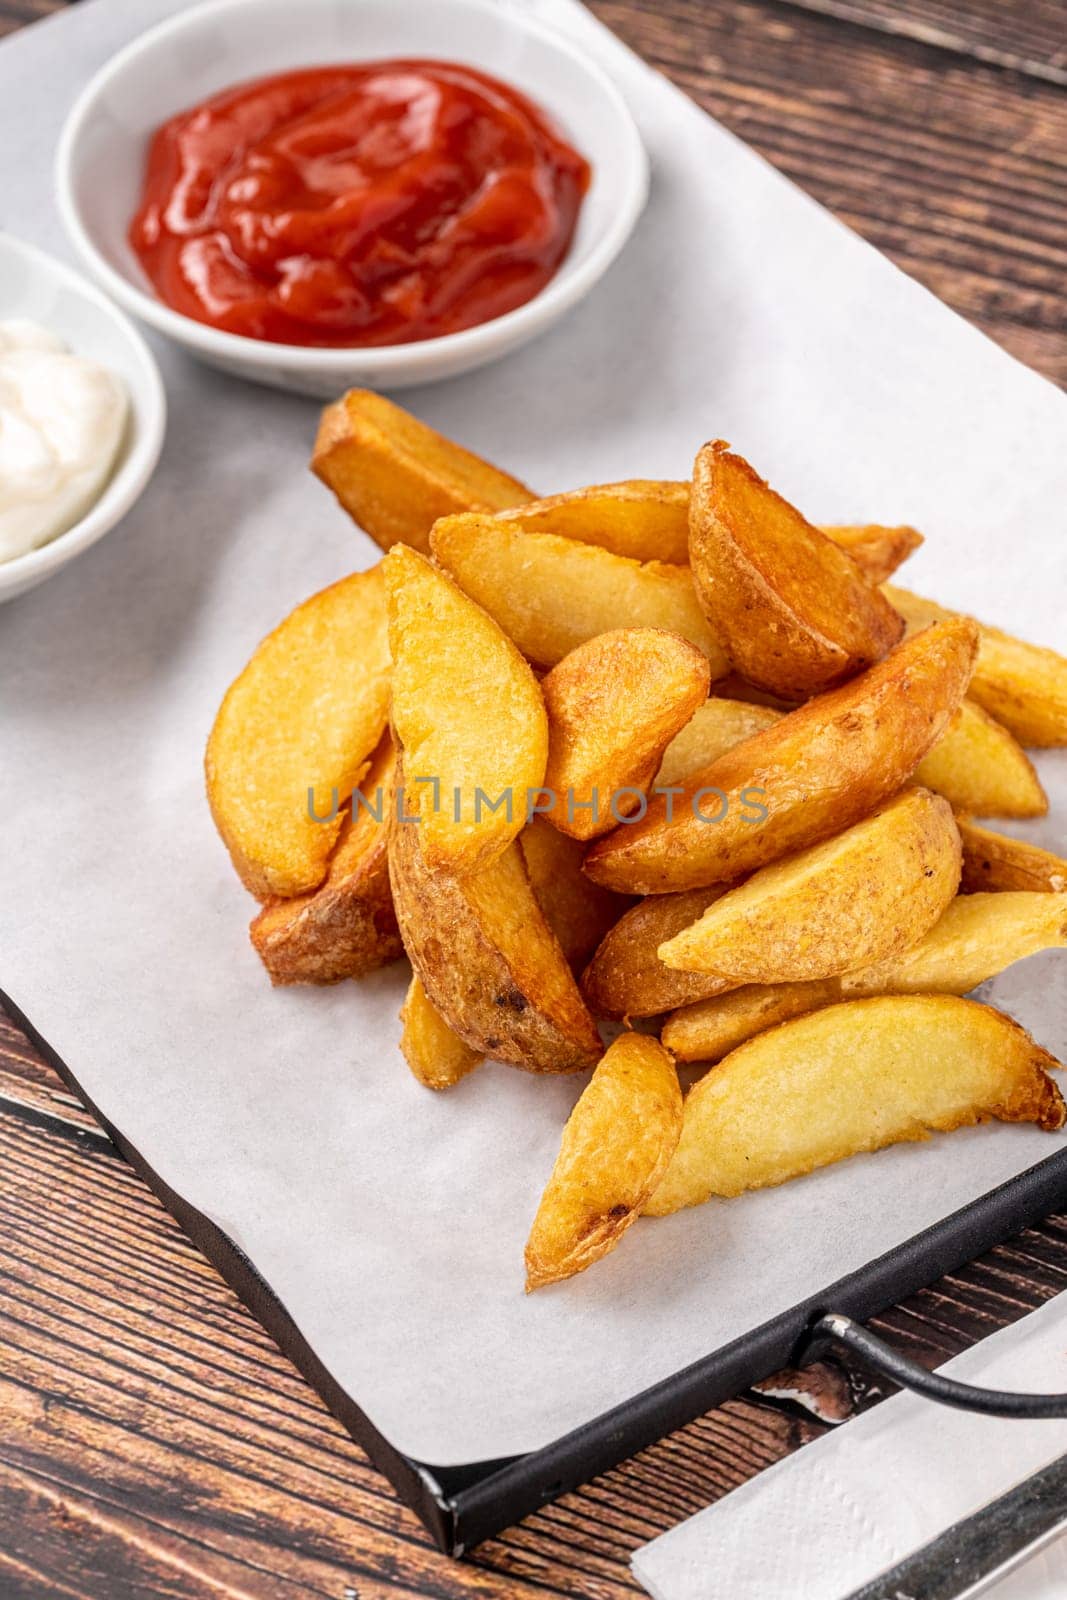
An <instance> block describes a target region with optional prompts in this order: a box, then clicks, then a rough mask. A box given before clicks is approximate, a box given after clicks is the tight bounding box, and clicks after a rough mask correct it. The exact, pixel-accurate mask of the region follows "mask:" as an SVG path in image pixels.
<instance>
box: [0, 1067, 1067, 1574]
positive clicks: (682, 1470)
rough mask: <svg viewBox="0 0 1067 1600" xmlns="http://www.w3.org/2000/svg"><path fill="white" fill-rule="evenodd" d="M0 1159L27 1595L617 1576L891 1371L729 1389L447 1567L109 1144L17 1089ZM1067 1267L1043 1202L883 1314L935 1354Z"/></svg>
mask: <svg viewBox="0 0 1067 1600" xmlns="http://www.w3.org/2000/svg"><path fill="white" fill-rule="evenodd" d="M26 1054H27V1052H25V1051H24V1052H21V1053H20V1055H19V1057H18V1059H17V1061H16V1064H15V1068H14V1071H13V1073H12V1074H11V1076H10V1077H9V1078H8V1079H7V1084H6V1087H7V1089H8V1091H9V1092H10V1091H13V1090H14V1089H15V1088H16V1085H17V1083H18V1082H19V1081H20V1080H25V1077H26V1067H25V1065H24V1062H25V1057H26ZM47 1070H48V1069H47V1068H46V1067H44V1065H43V1063H38V1065H37V1068H36V1070H35V1072H34V1073H33V1074H31V1075H30V1076H31V1078H34V1077H37V1076H39V1075H42V1074H46V1073H47ZM37 1110H38V1108H37V1107H36V1106H35V1107H34V1111H35V1113H36V1112H37ZM0 1170H2V1171H3V1172H4V1175H5V1181H4V1185H3V1187H2V1189H0V1349H3V1350H4V1351H5V1353H6V1359H5V1360H3V1361H0V1373H3V1374H4V1376H3V1377H0V1474H2V1476H0V1549H3V1550H5V1551H6V1552H8V1556H9V1562H10V1561H15V1562H16V1563H17V1564H18V1565H17V1570H16V1568H15V1567H12V1568H11V1569H10V1571H7V1572H5V1571H4V1569H3V1568H0V1587H2V1585H3V1583H10V1584H11V1585H12V1586H14V1585H15V1584H16V1582H17V1583H18V1584H22V1585H26V1586H28V1587H25V1589H24V1591H23V1590H16V1591H15V1592H19V1593H21V1592H25V1593H26V1594H27V1595H28V1596H29V1595H32V1596H33V1597H34V1600H43V1596H44V1595H46V1594H52V1593H54V1592H56V1591H55V1589H54V1588H50V1587H49V1585H50V1584H53V1583H54V1582H55V1581H56V1577H57V1574H62V1575H63V1578H64V1581H66V1582H69V1583H70V1584H71V1585H72V1586H73V1587H72V1590H71V1592H72V1593H74V1594H77V1595H83V1594H84V1595H86V1596H88V1595H91V1594H93V1589H92V1587H91V1578H92V1571H91V1570H90V1569H86V1568H85V1567H84V1563H83V1561H82V1558H83V1557H85V1558H86V1559H88V1557H89V1556H90V1555H91V1556H92V1559H93V1560H98V1561H99V1562H100V1563H103V1564H104V1565H105V1567H106V1570H108V1572H109V1574H110V1573H111V1572H114V1573H115V1574H117V1576H116V1577H115V1579H114V1593H115V1594H116V1596H117V1597H123V1596H124V1592H125V1591H124V1589H123V1585H124V1584H129V1585H132V1590H131V1592H132V1593H136V1592H137V1589H136V1585H137V1584H138V1583H141V1584H142V1585H145V1584H146V1583H147V1582H148V1576H147V1575H148V1574H150V1575H151V1581H152V1582H153V1583H155V1584H157V1585H158V1584H161V1583H163V1582H164V1578H165V1581H166V1584H167V1585H169V1587H163V1588H162V1589H159V1590H158V1592H161V1593H167V1594H170V1593H173V1594H174V1595H175V1596H176V1597H177V1596H181V1597H182V1600H201V1594H202V1593H203V1592H205V1591H204V1590H203V1585H204V1584H205V1583H216V1585H222V1588H221V1591H220V1592H223V1593H226V1594H230V1593H231V1592H232V1593H233V1594H235V1595H239V1596H242V1597H243V1596H244V1595H245V1594H247V1595H249V1596H253V1595H254V1596H256V1597H257V1600H258V1597H259V1596H261V1595H262V1596H263V1600H276V1596H283V1595H285V1593H286V1589H285V1587H284V1585H285V1584H291V1585H295V1586H296V1587H295V1592H296V1593H298V1594H304V1593H307V1594H308V1595H314V1594H318V1593H320V1592H321V1593H329V1594H333V1593H335V1592H336V1585H337V1583H338V1582H339V1581H341V1579H342V1578H343V1580H344V1581H345V1582H346V1583H348V1582H351V1583H353V1584H354V1585H355V1586H356V1587H357V1589H358V1592H359V1594H360V1595H362V1596H367V1597H370V1600H379V1596H384V1595H385V1594H386V1593H387V1592H388V1593H391V1594H396V1593H399V1594H406V1593H407V1592H408V1591H409V1590H410V1591H411V1592H420V1593H426V1592H432V1593H441V1594H443V1595H458V1594H460V1593H463V1594H466V1593H468V1592H470V1591H471V1588H472V1586H473V1587H474V1589H475V1590H476V1591H477V1592H481V1593H483V1594H485V1595H487V1596H495V1595H497V1594H501V1595H503V1594H504V1593H512V1592H514V1593H516V1594H519V1595H521V1594H522V1593H523V1592H524V1590H525V1588H526V1587H527V1586H533V1587H535V1588H538V1589H545V1588H547V1589H549V1590H551V1591H555V1592H559V1593H566V1594H573V1593H582V1594H586V1593H588V1594H590V1595H597V1596H601V1597H603V1600H613V1597H615V1596H617V1595H622V1594H625V1593H628V1592H630V1591H631V1589H632V1584H631V1580H630V1577H629V1572H628V1560H629V1556H630V1554H631V1552H632V1550H633V1549H634V1548H635V1547H636V1546H637V1545H638V1544H641V1543H643V1542H644V1541H645V1540H647V1539H649V1538H652V1537H654V1536H655V1535H656V1534H657V1533H659V1532H661V1531H663V1530H665V1529H666V1528H668V1527H670V1526H673V1525H674V1523H676V1522H677V1521H678V1520H679V1519H680V1518H681V1517H683V1516H685V1515H689V1514H691V1513H692V1512H694V1511H696V1510H697V1509H699V1508H700V1507H701V1506H702V1505H706V1504H709V1503H710V1502H711V1501H713V1500H715V1499H717V1498H718V1497H719V1496H720V1495H722V1494H725V1493H727V1492H729V1490H730V1489H732V1488H734V1487H736V1485H737V1484H739V1483H741V1482H744V1481H745V1480H746V1479H748V1478H749V1477H751V1476H752V1475H753V1474H754V1473H755V1472H757V1471H759V1470H761V1469H762V1468H763V1467H765V1466H767V1465H770V1464H771V1463H772V1462H773V1461H775V1460H777V1459H779V1458H780V1457H781V1456H782V1455H783V1454H786V1453H788V1452H789V1451H790V1450H792V1449H795V1448H798V1447H799V1446H800V1445H802V1444H804V1443H806V1442H808V1441H809V1440H811V1439H813V1438H816V1437H818V1436H819V1435H820V1434H821V1433H822V1432H823V1431H824V1429H823V1426H822V1424H821V1423H820V1422H819V1421H818V1420H817V1418H816V1416H813V1415H811V1414H810V1413H809V1412H808V1411H806V1410H805V1409H804V1407H805V1406H810V1405H814V1406H815V1407H816V1408H819V1407H823V1408H824V1409H823V1414H824V1415H826V1414H827V1410H826V1409H825V1408H826V1406H827V1395H828V1393H829V1394H830V1396H831V1403H830V1407H829V1410H830V1411H831V1412H833V1411H835V1410H836V1414H837V1415H838V1416H839V1415H842V1414H844V1413H846V1412H847V1411H848V1410H849V1409H850V1407H854V1406H859V1407H860V1408H863V1407H865V1406H866V1405H867V1404H870V1403H871V1402H872V1401H873V1400H874V1399H876V1398H877V1396H878V1395H879V1394H880V1393H881V1392H882V1386H880V1385H875V1386H873V1387H872V1386H870V1385H868V1384H866V1383H865V1380H864V1377H863V1375H862V1374H861V1373H858V1372H855V1371H853V1372H848V1371H846V1370H844V1369H842V1368H840V1367H838V1366H837V1364H836V1363H830V1364H828V1365H827V1366H826V1367H824V1368H823V1369H822V1371H821V1375H819V1374H817V1375H816V1379H815V1381H813V1379H812V1377H811V1375H810V1374H805V1375H803V1376H800V1377H798V1376H796V1375H794V1376H793V1377H792V1378H789V1377H788V1376H787V1377H786V1378H780V1379H779V1380H778V1381H777V1383H776V1385H775V1387H776V1388H779V1389H785V1390H787V1392H788V1394H790V1395H792V1396H793V1398H792V1399H790V1398H786V1399H785V1400H784V1401H782V1400H776V1401H773V1402H772V1401H768V1400H762V1401H761V1400H759V1399H757V1397H755V1396H750V1397H742V1398H739V1399H738V1400H736V1401H733V1402H731V1403H730V1404H728V1405H726V1406H723V1407H720V1408H718V1409H717V1410H716V1411H713V1412H711V1413H709V1414H708V1415H707V1416H705V1417H702V1418H701V1419H699V1420H698V1421H697V1422H695V1423H694V1424H692V1425H691V1426H690V1427H688V1428H685V1429H682V1430H681V1431H680V1432H678V1433H676V1434H675V1435H673V1436H672V1437H670V1438H668V1439H666V1440H664V1441H662V1442H661V1443H660V1444H658V1445H656V1446H655V1447H653V1448H652V1449H650V1450H647V1451H645V1452H643V1453H642V1454H641V1455H639V1456H637V1457H635V1458H634V1459H633V1460H632V1461H630V1462H627V1463H624V1464H623V1465H622V1466H620V1467H619V1468H617V1469H616V1470H615V1471H613V1472H610V1473H607V1474H605V1475H603V1476H602V1477H601V1478H599V1479H597V1480H595V1481H594V1482H593V1483H591V1484H589V1485H586V1486H585V1487H584V1488H583V1489H582V1490H580V1491H578V1492H577V1493H575V1494H571V1495H568V1496H566V1497H565V1498H564V1499H563V1500H561V1501H559V1502H558V1503H557V1504H555V1505H553V1506H548V1507H545V1508H544V1510H542V1511H541V1512H539V1513H538V1514H537V1515H536V1516H534V1517H531V1518H530V1519H528V1520H527V1522H525V1523H524V1524H522V1525H521V1526H519V1527H517V1528H514V1529H511V1530H509V1531H508V1532H507V1533H506V1534H504V1535H502V1536H501V1537H499V1538H497V1539H494V1540H492V1541H489V1542H488V1543H486V1544H485V1545H483V1546H482V1547H481V1548H480V1549H479V1550H477V1551H476V1552H474V1554H473V1556H472V1557H471V1559H470V1561H469V1562H468V1563H467V1564H466V1565H465V1566H463V1567H457V1566H455V1565H454V1564H451V1563H448V1562H446V1561H443V1559H442V1558H440V1557H438V1556H437V1554H436V1553H435V1552H434V1551H432V1550H431V1549H430V1546H429V1541H428V1538H427V1536H426V1535H425V1534H424V1533H423V1532H422V1530H421V1528H420V1527H419V1526H418V1524H417V1522H416V1521H415V1519H414V1517H413V1516H411V1514H410V1513H408V1512H407V1511H406V1510H404V1508H403V1507H401V1506H400V1505H399V1504H398V1502H397V1501H396V1499H395V1497H394V1495H393V1492H392V1490H391V1488H390V1486H389V1485H388V1484H387V1483H386V1481H385V1480H384V1479H383V1478H381V1477H380V1475H379V1474H378V1473H377V1471H376V1470H375V1469H374V1468H373V1467H372V1466H371V1465H370V1464H369V1463H368V1462H367V1460H366V1458H365V1457H364V1456H363V1454H362V1452H361V1451H360V1450H359V1449H358V1448H357V1447H356V1446H355V1445H354V1444H353V1443H352V1442H351V1441H350V1440H349V1439H348V1438H347V1436H346V1435H345V1434H344V1432H343V1430H342V1429H341V1428H340V1427H339V1425H338V1424H336V1423H335V1422H334V1421H333V1419H331V1418H330V1417H329V1416H328V1414H327V1413H326V1412H325V1409H324V1408H323V1407H322V1405H321V1404H320V1402H319V1401H318V1399H317V1398H316V1397H315V1396H314V1395H313V1394H312V1392H311V1391H310V1390H309V1389H308V1387H307V1386H306V1385H305V1384H304V1383H303V1382H302V1380H301V1379H300V1378H299V1375H298V1374H297V1373H296V1372H295V1371H294V1370H293V1369H292V1367H291V1366H290V1365H289V1363H288V1362H287V1361H286V1360H285V1358H284V1357H283V1356H281V1354H280V1353H279V1352H278V1351H277V1350H276V1349H275V1347H274V1346H273V1344H272V1343H271V1341H270V1340H269V1339H268V1337H267V1335H266V1334H265V1333H264V1332H263V1330H262V1329H261V1328H260V1327H259V1325H258V1324H257V1323H256V1322H255V1321H254V1319H253V1318H252V1317H251V1316H250V1315H248V1314H247V1313H246V1312H245V1311H244V1310H243V1308H242V1307H240V1305H239V1304H238V1303H237V1302H236V1301H235V1300H234V1298H233V1297H232V1296H231V1295H230V1293H229V1291H228V1290H227V1289H226V1288H225V1286H224V1285H222V1284H221V1282H220V1281H219V1280H218V1279H217V1277H216V1275H215V1273H214V1270H213V1269H212V1268H211V1267H210V1266H209V1265H208V1263H207V1262H205V1261H204V1260H203V1259H202V1258H201V1257H200V1256H199V1255H198V1254H197V1252H196V1251H195V1250H194V1249H193V1247H192V1246H191V1245H190V1244H189V1242H188V1241H187V1240H186V1239H185V1237H184V1235H182V1234H181V1232H180V1230H179V1229H178V1228H177V1226H176V1224H174V1223H173V1222H172V1221H171V1219H170V1218H169V1217H168V1216H167V1215H166V1214H165V1213H164V1212H163V1210H162V1208H161V1207H160V1206H159V1205H158V1204H157V1203H156V1202H155V1200H154V1199H153V1198H152V1197H151V1195H149V1194H148V1192H147V1191H146V1189H145V1188H144V1186H143V1184H142V1183H141V1182H140V1180H139V1179H138V1178H137V1177H136V1175H135V1174H134V1173H133V1172H132V1171H131V1170H130V1169H129V1168H128V1167H126V1165H125V1163H124V1162H122V1161H121V1159H120V1158H119V1157H118V1155H117V1153H115V1152H114V1151H113V1149H112V1148H111V1147H110V1146H109V1145H107V1144H106V1143H99V1144H78V1143H73V1144H72V1142H71V1140H70V1138H69V1135H68V1133H67V1131H66V1130H65V1128H60V1129H55V1130H52V1129H49V1128H48V1127H46V1126H42V1125H40V1124H39V1123H35V1122H26V1121H24V1120H23V1119H22V1118H21V1117H20V1116H19V1115H18V1113H17V1112H16V1111H14V1110H12V1109H11V1108H10V1107H8V1109H7V1111H6V1113H5V1114H0ZM1065 1284H1067V1219H1051V1220H1050V1222H1049V1223H1047V1224H1045V1225H1044V1226H1043V1227H1042V1228H1041V1229H1036V1230H1030V1232H1029V1233H1027V1234H1026V1235H1024V1236H1023V1237H1022V1238H1021V1239H1020V1240H1019V1241H1016V1242H1014V1243H1012V1244H1010V1245H1006V1246H1004V1247H1002V1248H1001V1249H1000V1250H997V1251H993V1252H991V1253H990V1254H989V1255H988V1256H987V1257H985V1258H983V1259H982V1260H981V1261H979V1262H977V1263H974V1264H973V1265H972V1266H971V1267H970V1268H968V1269H967V1270H966V1271H965V1272H964V1273H961V1274H957V1275H955V1276H954V1277H952V1278H950V1279H947V1280H945V1281H944V1282H943V1283H941V1284H940V1285H938V1286H936V1287H935V1288H934V1289H932V1290H929V1291H925V1292H924V1293H923V1294H921V1295H918V1296H915V1297H913V1299H912V1300H911V1301H909V1302H907V1303H905V1304H904V1305H903V1306H901V1307H899V1308H897V1309H896V1310H894V1311H893V1312H891V1313H890V1314H888V1315H887V1317H885V1318H883V1319H880V1325H881V1326H883V1327H884V1328H885V1329H886V1331H888V1332H889V1333H890V1335H891V1336H892V1337H893V1338H895V1339H897V1340H899V1341H900V1342H901V1344H902V1345H903V1346H904V1347H905V1348H907V1349H908V1350H909V1352H910V1353H912V1354H914V1355H915V1356H916V1357H917V1358H918V1359H920V1360H923V1361H926V1362H927V1363H933V1362H935V1361H941V1360H943V1359H945V1358H946V1357H947V1356H948V1355H950V1354H953V1353H955V1351H956V1350H958V1349H960V1348H963V1347H965V1345H966V1344H968V1343H970V1342H971V1341H972V1340H973V1339H975V1338H978V1337H981V1336H982V1335H984V1334H985V1333H987V1332H989V1331H991V1329H992V1328H993V1327H997V1326H1001V1325H1002V1324H1003V1323H1005V1322H1007V1321H1010V1320H1012V1319H1013V1318H1014V1317H1015V1316H1017V1315H1020V1314H1021V1313H1022V1312H1023V1311H1024V1310H1026V1309H1029V1308H1031V1307H1032V1306H1035V1305H1037V1304H1039V1303H1041V1302H1042V1300H1043V1299H1045V1298H1047V1297H1048V1296H1049V1295H1050V1294H1052V1293H1055V1292H1058V1290H1059V1289H1061V1288H1062V1287H1063V1286H1064V1285H1065ZM813 1389H814V1391H815V1392H814V1394H812V1392H811V1391H812V1390H813ZM57 1508H64V1509H62V1511H60V1510H59V1509H57ZM8 1517H9V1518H10V1519H11V1523H10V1526H11V1527H13V1528H23V1527H24V1528H25V1532H24V1534H22V1533H20V1534H19V1536H18V1538H16V1537H15V1535H14V1534H13V1533H9V1532H8V1531H7V1526H8V1525H7V1523H5V1520H4V1519H5V1518H8ZM68 1538H69V1539H70V1540H71V1541H72V1542H73V1548H72V1549H71V1550H70V1551H66V1542H67V1540H68ZM278 1547H281V1548H282V1550H283V1551H284V1553H285V1554H284V1560H283V1559H282V1558H281V1557H280V1556H279V1555H278V1553H277V1549H278ZM94 1552H95V1554H94ZM75 1558H76V1559H75ZM80 1563H81V1564H80ZM261 1574H269V1575H270V1581H269V1582H268V1578H267V1577H266V1576H261ZM78 1583H81V1584H82V1587H81V1588H80V1589H79V1588H78V1587H77V1585H78ZM271 1584H273V1585H274V1586H273V1587H272V1586H271ZM331 1586H332V1587H331ZM3 1592H4V1593H5V1596H6V1595H7V1592H8V1591H7V1589H3ZM60 1592H62V1591H60ZM109 1592H110V1591H109ZM141 1592H142V1593H143V1592H144V1588H143V1587H142V1590H141ZM206 1592H212V1591H211V1590H210V1589H208V1590H207V1591H206Z"/></svg>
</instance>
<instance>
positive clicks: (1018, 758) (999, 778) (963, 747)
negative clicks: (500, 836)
mask: <svg viewBox="0 0 1067 1600" xmlns="http://www.w3.org/2000/svg"><path fill="white" fill-rule="evenodd" d="M781 715H782V713H781V712H779V711H777V710H776V709H774V708H773V707H771V706H760V705H752V704H750V703H749V702H748V701H744V700H731V699H727V698H726V697H725V696H723V697H720V696H719V695H713V696H712V697H711V699H710V700H708V701H706V702H705V704H704V705H703V706H701V707H700V708H699V710H698V711H696V712H695V713H694V715H693V717H692V718H691V719H690V721H689V722H687V723H686V725H685V727H684V728H683V729H682V731H681V733H679V734H678V736H677V737H676V738H675V739H672V740H671V743H670V744H669V745H668V747H667V749H666V750H665V751H664V754H663V761H662V763H661V764H660V769H659V772H658V773H657V774H656V785H657V786H658V787H659V788H665V787H667V786H668V785H670V784H675V783H683V784H684V783H686V782H688V780H689V779H690V778H692V777H693V776H694V775H695V774H696V773H698V772H699V771H700V770H701V769H702V768H703V767H706V766H708V765H709V764H710V763H711V762H712V761H717V760H718V759H719V757H720V756H721V755H725V754H726V752H727V750H732V749H733V747H734V746H735V745H737V744H740V743H741V740H742V739H747V738H749V737H750V736H751V735H752V734H753V733H758V732H759V731H760V729H761V728H769V727H771V726H772V724H773V723H775V722H777V721H779V719H780V717H781ZM915 780H916V782H917V783H920V784H922V786H923V788H925V789H936V791H937V792H938V794H943V795H944V796H945V798H946V800H949V801H951V803H952V805H953V806H954V807H955V809H956V810H957V811H966V812H968V813H973V814H974V815H977V816H980V817H1041V816H1044V815H1045V813H1046V812H1047V810H1048V799H1047V797H1046V795H1045V791H1044V789H1043V788H1042V786H1041V781H1040V779H1039V778H1038V776H1037V773H1036V772H1035V771H1034V767H1033V763H1032V762H1031V760H1030V758H1029V757H1028V756H1027V754H1026V751H1025V750H1023V749H1022V747H1021V746H1020V745H1019V744H1018V743H1017V742H1016V740H1015V739H1014V738H1013V737H1012V735H1011V734H1010V733H1009V732H1008V730H1007V728H1002V727H1001V726H1000V723H999V722H995V721H994V719H993V718H992V717H991V716H990V715H989V713H988V712H987V711H983V710H982V708H981V706H980V705H977V704H976V703H975V702H974V701H973V700H964V701H963V703H962V704H961V705H960V707H959V710H958V711H957V712H956V713H955V715H954V716H953V718H952V720H951V721H950V722H949V725H948V727H947V728H946V729H945V731H944V733H943V734H942V735H941V737H940V739H939V740H938V741H937V743H936V744H935V745H934V747H933V749H932V750H931V751H930V753H929V754H928V755H926V756H924V757H923V759H922V760H921V761H920V762H919V765H918V766H917V767H916V769H915Z"/></svg>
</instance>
